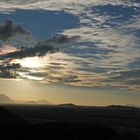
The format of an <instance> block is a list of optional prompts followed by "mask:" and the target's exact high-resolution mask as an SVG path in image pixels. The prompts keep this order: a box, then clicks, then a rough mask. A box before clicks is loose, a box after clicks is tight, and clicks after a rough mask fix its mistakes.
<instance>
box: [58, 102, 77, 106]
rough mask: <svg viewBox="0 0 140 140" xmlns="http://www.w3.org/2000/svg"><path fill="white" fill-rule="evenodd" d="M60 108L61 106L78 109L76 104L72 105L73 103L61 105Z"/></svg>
mask: <svg viewBox="0 0 140 140" xmlns="http://www.w3.org/2000/svg"><path fill="white" fill-rule="evenodd" d="M58 106H61V107H76V105H75V104H72V103H67V104H59V105H58Z"/></svg>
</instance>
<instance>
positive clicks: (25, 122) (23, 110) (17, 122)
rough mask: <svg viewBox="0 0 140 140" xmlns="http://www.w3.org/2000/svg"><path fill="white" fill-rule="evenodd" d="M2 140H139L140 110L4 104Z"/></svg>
mask: <svg viewBox="0 0 140 140" xmlns="http://www.w3.org/2000/svg"><path fill="white" fill-rule="evenodd" d="M0 139H1V140H16V139H17V140H28V139H29V140H31V139H33V140H52V139H60V140H99V139H102V140H139V139H140V109H138V108H131V107H121V106H110V107H81V106H74V105H60V106H54V105H53V106H45V105H1V107H0Z"/></svg>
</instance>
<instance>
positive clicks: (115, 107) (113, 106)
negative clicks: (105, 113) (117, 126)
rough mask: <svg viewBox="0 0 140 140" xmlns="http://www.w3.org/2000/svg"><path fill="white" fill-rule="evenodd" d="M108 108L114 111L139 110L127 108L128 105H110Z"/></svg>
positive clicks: (132, 107) (131, 107)
mask: <svg viewBox="0 0 140 140" xmlns="http://www.w3.org/2000/svg"><path fill="white" fill-rule="evenodd" d="M107 108H112V109H137V107H134V106H126V105H110V106H107Z"/></svg>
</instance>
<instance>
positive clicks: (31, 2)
mask: <svg viewBox="0 0 140 140" xmlns="http://www.w3.org/2000/svg"><path fill="white" fill-rule="evenodd" d="M139 23H140V2H139V1H138V0H117V1H114V0H89V1H85V0H69V1H66V0H59V1H57V0H28V1H27V0H21V1H18V0H1V1H0V92H1V93H4V94H7V95H8V96H10V97H12V98H14V99H15V100H20V101H26V100H37V99H46V100H49V101H51V102H53V103H56V104H59V103H67V102H69V103H74V104H80V105H110V104H131V105H138V106H139V105H140V103H139V100H140V55H139V54H140V45H139V44H140V24H139Z"/></svg>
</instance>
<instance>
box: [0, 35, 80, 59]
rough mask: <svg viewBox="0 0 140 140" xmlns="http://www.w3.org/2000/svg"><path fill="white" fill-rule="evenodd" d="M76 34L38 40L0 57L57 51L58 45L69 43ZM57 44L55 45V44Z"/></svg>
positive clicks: (41, 54) (42, 54)
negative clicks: (33, 44) (34, 43)
mask: <svg viewBox="0 0 140 140" xmlns="http://www.w3.org/2000/svg"><path fill="white" fill-rule="evenodd" d="M77 38H78V37H77V36H74V37H68V36H64V35H63V36H59V37H53V38H51V39H49V40H47V41H43V42H39V43H37V44H36V45H35V46H34V47H30V48H27V47H26V48H25V47H22V49H21V50H19V51H15V52H11V53H7V54H3V55H0V59H1V60H3V59H21V58H25V57H34V56H44V55H46V54H47V53H48V52H50V53H54V52H57V51H59V45H62V44H65V43H69V42H71V41H73V40H75V39H77ZM56 44H57V45H56Z"/></svg>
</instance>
